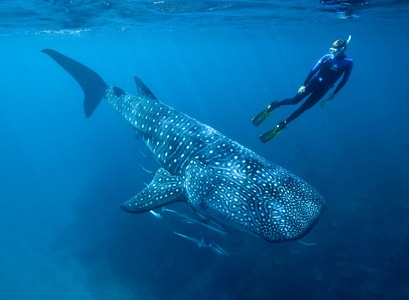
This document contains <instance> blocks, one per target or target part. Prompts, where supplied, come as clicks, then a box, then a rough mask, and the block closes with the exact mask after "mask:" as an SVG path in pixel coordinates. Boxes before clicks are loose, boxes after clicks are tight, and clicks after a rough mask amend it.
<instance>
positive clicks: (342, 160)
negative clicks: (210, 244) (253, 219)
mask: <svg viewBox="0 0 409 300" xmlns="http://www.w3.org/2000/svg"><path fill="white" fill-rule="evenodd" d="M0 8H1V12H0V33H1V35H0V54H1V56H0V61H1V72H0V82H1V103H2V109H1V110H0V128H1V130H0V138H1V141H2V144H1V147H0V155H1V156H0V157H1V173H0V187H1V191H2V193H1V194H2V195H1V209H0V295H1V299H197V300H199V299H200V300H201V299H409V260H408V259H407V253H409V230H408V228H409V218H408V216H409V199H408V193H407V189H408V185H409V180H408V175H407V173H408V170H409V158H408V153H409V140H408V134H407V133H408V130H409V121H408V118H407V114H408V111H409V104H408V101H407V86H408V68H409V56H408V50H409V40H408V38H407V37H408V36H409V35H408V33H409V22H408V16H409V14H408V9H409V7H408V4H407V3H406V1H372V2H369V3H368V4H365V5H355V6H351V5H347V6H345V5H344V6H342V7H339V6H329V7H328V6H324V5H322V4H320V2H319V1H314V2H313V3H312V2H311V1H235V2H228V1H203V2H202V1H198V2H194V1H186V2H185V1H157V2H154V1H152V2H141V1H56V0H54V1H2V2H1V4H0ZM349 34H351V35H352V41H351V43H350V46H349V48H348V51H347V54H348V55H350V56H351V57H352V58H353V59H354V70H353V73H352V75H351V78H350V80H349V82H348V83H347V85H346V86H345V87H344V88H343V89H342V90H341V92H340V93H339V94H338V95H337V96H336V98H335V99H334V101H333V102H331V103H330V104H328V105H327V106H326V107H325V108H323V109H322V108H320V107H319V105H317V106H316V107H314V108H312V109H311V110H309V111H308V112H306V113H304V114H303V115H301V116H300V117H299V118H298V119H297V120H295V121H294V122H293V123H291V124H290V125H289V126H288V128H287V129H286V130H284V132H283V133H282V134H281V135H280V136H279V137H278V138H277V139H276V140H274V141H273V142H271V143H270V144H267V145H263V144H262V143H261V142H260V141H259V140H258V135H259V134H261V133H263V132H264V131H266V130H268V129H270V128H271V126H275V125H276V123H277V122H278V121H281V120H282V119H284V118H286V117H287V116H288V115H289V114H290V113H291V112H292V111H293V110H294V109H295V107H285V108H280V109H279V110H277V112H274V114H273V115H272V117H271V118H270V119H269V120H268V121H267V122H266V125H264V124H263V126H262V127H260V128H255V127H254V126H252V124H251V122H250V120H251V118H252V117H253V116H254V115H255V114H256V113H258V112H259V111H260V110H261V109H262V108H264V107H265V106H266V105H267V104H268V102H269V101H272V100H274V99H283V98H286V97H289V96H293V95H294V94H295V92H296V91H297V89H298V87H299V86H300V85H301V84H302V83H303V81H304V79H305V77H306V76H307V74H308V72H309V70H310V68H311V67H312V66H313V65H314V64H315V62H316V61H317V60H318V59H319V58H320V57H321V56H322V55H323V54H325V53H326V51H327V50H328V48H329V46H330V44H331V43H332V42H333V41H334V40H335V39H338V38H346V37H347V36H348V35H349ZM43 48H51V49H55V50H57V51H60V52H63V53H65V54H67V55H69V56H71V57H73V58H75V59H77V60H79V61H81V62H83V63H85V64H86V65H87V66H89V67H91V68H93V69H94V70H96V71H97V72H98V73H99V74H100V75H101V76H102V77H103V78H104V79H105V80H106V81H107V82H108V83H110V84H114V85H117V86H119V87H121V88H123V89H125V90H127V91H129V92H134V91H135V87H134V84H133V79H132V75H134V74H136V75H138V76H139V77H140V78H142V80H143V81H144V82H145V83H146V84H147V85H148V87H149V88H150V89H151V90H152V91H153V93H154V94H155V95H156V96H157V98H158V99H160V100H161V101H163V102H164V103H166V104H168V105H170V106H172V107H174V108H176V109H178V110H180V111H182V112H184V113H187V114H189V115H190V116H192V117H194V118H196V119H198V120H200V121H202V122H203V123H206V124H208V125H210V126H212V127H214V128H215V129H217V130H219V131H220V132H222V133H224V134H225V135H227V136H229V137H231V138H232V139H234V140H236V141H238V142H239V143H241V144H243V145H244V146H246V147H248V148H250V149H252V150H254V151H255V152H257V153H258V154H260V155H262V156H264V157H265V158H267V159H268V160H270V161H272V162H274V163H276V164H278V165H281V166H283V167H285V168H286V169H288V170H290V171H291V172H293V173H295V174H296V175H298V176H300V177H301V178H303V179H305V180H306V181H308V182H309V183H311V184H312V185H313V186H314V187H315V188H316V189H318V190H319V191H320V192H321V193H322V194H323V196H324V197H325V198H326V200H327V207H326V209H325V211H324V213H323V215H322V217H321V219H320V220H319V222H318V223H317V224H316V226H315V227H314V228H313V230H312V231H311V232H310V233H309V234H308V235H307V236H306V237H305V238H303V241H304V242H306V243H311V245H305V244H301V243H298V242H289V243H282V244H271V243H268V242H266V241H264V240H262V239H259V238H257V237H253V236H251V235H248V234H245V233H241V232H236V231H234V232H233V233H232V234H231V235H229V236H227V237H224V236H220V235H218V234H216V233H213V232H211V231H209V230H206V229H205V228H201V227H199V226H197V225H191V224H187V223H183V222H181V220H180V219H178V218H176V217H174V216H172V215H166V216H165V215H164V219H163V220H159V219H156V218H154V217H153V216H152V215H151V214H149V213H147V214H142V215H131V214H127V213H125V212H124V211H122V210H121V209H120V208H119V205H120V204H121V203H122V202H124V201H126V200H128V199H130V198H131V197H133V196H134V195H135V194H136V193H138V192H139V191H140V190H142V189H143V188H144V187H145V184H144V183H149V182H150V180H151V178H152V174H150V173H149V172H146V171H144V170H143V169H142V168H141V166H142V167H143V168H145V169H147V170H152V171H154V170H156V169H157V168H158V165H157V163H156V162H155V161H154V159H152V157H150V156H149V152H148V150H147V149H146V148H145V146H144V145H143V144H142V142H141V141H139V140H137V139H136V138H135V135H134V132H133V130H132V128H131V127H130V126H129V125H128V124H127V123H126V122H125V121H124V120H123V119H122V118H121V117H120V116H119V115H118V114H117V113H116V112H115V111H114V110H113V109H112V108H111V107H109V105H108V104H107V103H105V102H104V103H102V104H101V105H100V107H98V109H97V111H96V112H95V113H94V115H93V116H92V117H91V118H89V119H86V118H85V117H84V113H83V110H82V98H83V95H82V91H81V89H80V88H79V87H78V85H77V84H76V82H74V81H73V80H72V78H71V77H70V76H69V75H68V74H66V73H65V72H64V71H63V70H62V69H61V68H60V67H59V66H57V65H56V64H55V63H54V62H53V61H52V60H51V59H50V58H49V57H47V56H46V55H44V54H42V53H41V52H40V51H41V49H43ZM141 152H143V153H144V154H145V155H147V156H148V157H145V156H144V155H143V154H141ZM171 208H173V209H177V210H179V211H183V212H187V211H188V210H187V209H186V207H185V206H184V205H183V204H175V205H172V206H171ZM173 231H178V232H182V233H184V234H188V235H191V236H194V237H197V238H202V237H203V238H204V239H206V240H209V241H211V240H213V241H215V242H216V243H217V244H218V245H220V246H222V247H223V248H224V249H226V250H227V251H228V252H229V253H230V255H229V256H227V257H225V256H218V255H215V254H214V253H213V252H211V251H210V250H209V249H203V248H200V249H199V248H198V247H196V246H195V245H194V244H193V243H191V242H190V241H187V240H184V239H182V238H180V237H178V236H176V235H174V234H173Z"/></svg>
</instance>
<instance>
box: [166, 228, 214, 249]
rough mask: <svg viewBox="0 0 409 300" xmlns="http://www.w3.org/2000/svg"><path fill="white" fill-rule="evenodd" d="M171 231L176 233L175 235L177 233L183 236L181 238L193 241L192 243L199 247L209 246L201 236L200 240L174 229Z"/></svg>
mask: <svg viewBox="0 0 409 300" xmlns="http://www.w3.org/2000/svg"><path fill="white" fill-rule="evenodd" d="M173 233H174V234H176V235H178V236H181V237H183V238H185V239H187V240H189V241H191V242H193V243H196V245H197V246H198V247H199V248H202V247H204V248H208V247H209V245H208V244H207V243H206V242H205V241H204V239H203V238H202V239H201V240H198V239H195V238H193V237H190V236H187V235H184V234H181V233H179V232H176V231H174V232H173Z"/></svg>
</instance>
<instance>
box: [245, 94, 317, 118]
mask: <svg viewBox="0 0 409 300" xmlns="http://www.w3.org/2000/svg"><path fill="white" fill-rule="evenodd" d="M310 93H311V92H310ZM310 93H308V92H304V93H302V94H297V95H295V96H294V97H293V98H287V99H284V100H282V101H273V102H271V103H270V104H269V106H267V108H266V109H265V110H263V111H262V112H260V113H259V114H258V115H256V116H255V117H254V118H253V119H252V120H251V122H252V123H253V125H254V126H259V125H261V123H263V122H264V121H265V120H266V119H267V117H268V116H269V115H270V114H271V113H272V112H273V110H275V109H276V108H277V107H280V106H281V105H294V104H297V103H299V102H300V101H301V100H302V99H304V98H305V97H306V96H307V95H308V94H310Z"/></svg>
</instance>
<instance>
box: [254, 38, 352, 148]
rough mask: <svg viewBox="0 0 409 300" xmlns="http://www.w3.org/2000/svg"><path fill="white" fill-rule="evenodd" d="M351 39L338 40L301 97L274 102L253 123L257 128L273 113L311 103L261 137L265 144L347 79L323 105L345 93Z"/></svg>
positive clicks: (299, 95)
mask: <svg viewBox="0 0 409 300" xmlns="http://www.w3.org/2000/svg"><path fill="white" fill-rule="evenodd" d="M350 40H351V36H349V37H348V40H347V41H345V40H336V41H335V42H334V43H333V44H332V46H331V48H330V49H329V50H330V53H328V54H325V55H324V56H323V57H322V58H321V59H320V60H319V61H318V63H317V64H316V65H315V66H314V67H313V68H312V70H311V72H310V73H309V74H308V76H307V78H306V79H305V82H304V84H303V85H302V86H301V87H300V88H299V89H298V92H297V94H296V95H295V96H294V97H293V98H288V99H284V100H282V101H273V102H271V103H270V105H269V106H268V107H267V108H266V109H265V110H263V111H262V112H261V113H259V114H258V115H257V116H255V117H254V118H253V119H252V123H253V124H254V125H255V126H259V125H260V124H261V123H263V122H264V121H265V120H266V118H267V117H268V116H269V115H270V114H271V113H272V112H273V110H274V109H276V108H278V107H280V106H282V105H295V104H298V103H299V102H300V101H301V100H303V99H304V98H305V97H307V96H309V97H308V98H307V100H306V101H305V102H304V103H303V104H302V105H301V106H300V107H299V108H298V109H296V110H295V111H294V112H293V113H292V114H291V115H290V116H289V117H288V118H287V119H286V120H283V121H281V122H280V123H279V124H278V125H277V126H276V127H275V128H273V129H272V130H270V131H267V132H266V133H264V134H262V135H260V139H261V141H262V142H263V143H264V144H265V143H268V142H269V141H271V140H273V139H274V138H275V137H277V136H278V135H279V134H280V133H281V131H282V130H283V129H284V128H285V127H286V126H287V125H288V124H289V123H290V122H292V121H294V119H296V118H297V117H298V116H299V115H301V114H302V113H303V112H305V111H306V110H307V109H310V108H311V107H313V106H314V105H315V104H316V103H317V102H318V101H320V100H321V98H322V97H324V95H325V94H326V93H327V92H328V91H329V90H330V89H331V88H332V87H333V86H334V84H335V83H336V82H337V80H338V79H339V78H340V77H341V76H342V75H343V77H342V80H341V81H340V82H339V84H338V86H337V87H336V88H335V90H334V91H333V92H332V93H331V94H330V95H329V97H328V98H327V99H325V100H323V101H322V102H321V103H320V105H321V107H324V106H325V105H326V104H327V103H328V102H329V101H331V100H332V99H334V97H335V95H336V94H337V93H338V92H339V91H340V90H341V89H342V87H343V86H344V85H345V83H346V82H347V81H348V78H349V75H350V74H351V70H352V65H353V62H352V59H351V58H349V57H348V56H346V55H345V50H346V48H347V45H348V43H349V42H350Z"/></svg>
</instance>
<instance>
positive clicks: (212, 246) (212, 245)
mask: <svg viewBox="0 0 409 300" xmlns="http://www.w3.org/2000/svg"><path fill="white" fill-rule="evenodd" d="M209 248H210V249H211V250H212V251H213V252H214V253H216V254H218V255H223V256H229V255H230V254H229V253H228V252H227V251H226V250H224V249H223V248H222V247H220V246H219V245H217V244H216V243H215V242H211V243H209Z"/></svg>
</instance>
